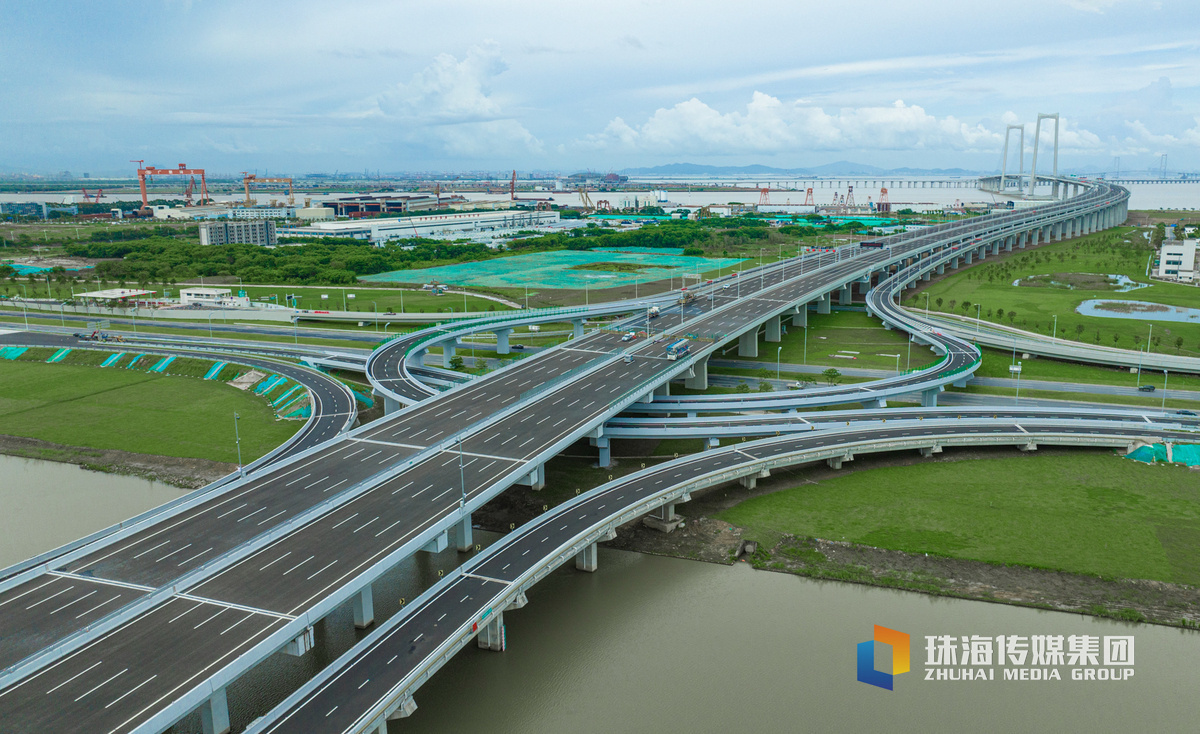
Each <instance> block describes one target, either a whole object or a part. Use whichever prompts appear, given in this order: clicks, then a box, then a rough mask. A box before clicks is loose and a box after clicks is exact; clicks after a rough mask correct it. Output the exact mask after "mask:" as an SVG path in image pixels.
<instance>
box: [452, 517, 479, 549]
mask: <svg viewBox="0 0 1200 734" xmlns="http://www.w3.org/2000/svg"><path fill="white" fill-rule="evenodd" d="M454 527H455V529H456V530H457V532H456V533H455V535H457V536H458V550H459V552H462V553H466V552H467V551H469V550H474V548H475V530H474V528H472V527H471V513H469V512H468V513H467V514H465V515H463V516H462V519H461V520H459V521H458V523H457V524H456V525H455V526H454Z"/></svg>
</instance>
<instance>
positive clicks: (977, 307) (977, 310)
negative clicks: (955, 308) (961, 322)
mask: <svg viewBox="0 0 1200 734" xmlns="http://www.w3.org/2000/svg"><path fill="white" fill-rule="evenodd" d="M981 313H983V304H980V303H976V304H975V343H976V344H978V343H979V321H980V316H979V315H980V314H981Z"/></svg>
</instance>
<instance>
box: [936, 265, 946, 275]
mask: <svg viewBox="0 0 1200 734" xmlns="http://www.w3.org/2000/svg"><path fill="white" fill-rule="evenodd" d="M934 272H935V273H937V274H938V275H945V274H946V263H940V264H939V265H938V266H937V267H936V268H935V269H934Z"/></svg>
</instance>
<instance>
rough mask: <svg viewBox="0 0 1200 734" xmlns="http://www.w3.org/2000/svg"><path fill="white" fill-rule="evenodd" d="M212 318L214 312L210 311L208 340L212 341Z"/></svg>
mask: <svg viewBox="0 0 1200 734" xmlns="http://www.w3.org/2000/svg"><path fill="white" fill-rule="evenodd" d="M212 317H213V312H212V311H209V312H208V338H209V339H212Z"/></svg>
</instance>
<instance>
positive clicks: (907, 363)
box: [904, 335, 913, 370]
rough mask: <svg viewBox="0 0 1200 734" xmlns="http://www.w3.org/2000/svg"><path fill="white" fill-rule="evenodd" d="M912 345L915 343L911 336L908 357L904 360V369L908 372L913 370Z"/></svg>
mask: <svg viewBox="0 0 1200 734" xmlns="http://www.w3.org/2000/svg"><path fill="white" fill-rule="evenodd" d="M912 343H913V338H912V336H911V335H910V336H909V337H908V357H906V358H905V359H904V369H906V370H911V369H912Z"/></svg>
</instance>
